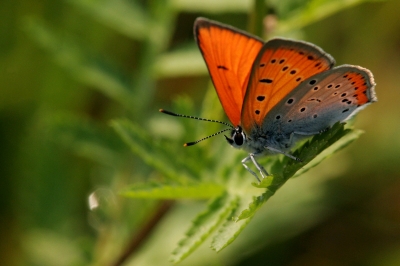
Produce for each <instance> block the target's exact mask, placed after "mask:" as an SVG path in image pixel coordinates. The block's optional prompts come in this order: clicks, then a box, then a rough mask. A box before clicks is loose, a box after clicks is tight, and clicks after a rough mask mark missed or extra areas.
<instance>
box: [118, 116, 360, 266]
mask: <svg viewBox="0 0 400 266" xmlns="http://www.w3.org/2000/svg"><path fill="white" fill-rule="evenodd" d="M113 126H114V128H115V129H116V130H117V132H118V133H119V134H120V135H121V137H122V138H123V139H124V141H125V142H126V143H127V144H128V145H129V146H130V147H131V149H132V151H133V152H135V153H136V154H138V155H140V156H141V158H142V159H143V160H144V161H146V162H147V163H148V164H150V165H152V166H153V167H155V168H156V169H158V171H160V172H161V173H162V174H163V176H165V177H166V178H168V180H173V179H175V181H178V182H177V183H176V184H175V185H171V183H170V181H166V182H165V181H164V182H163V181H161V180H158V181H157V182H151V183H148V184H142V185H134V186H133V187H132V188H130V189H127V190H125V191H124V192H122V195H124V196H127V197H133V198H143V197H145V198H154V199H182V198H186V199H191V198H211V199H212V203H211V204H210V205H208V207H207V209H206V210H205V211H204V212H202V213H201V214H199V216H198V217H197V218H196V219H195V220H194V221H193V223H192V225H191V227H190V228H189V229H188V231H187V232H186V237H185V238H184V239H183V240H181V241H180V242H179V246H178V248H177V249H176V250H175V251H174V253H173V257H172V261H173V262H179V261H181V260H182V259H184V258H185V257H187V256H188V255H189V254H190V253H191V252H193V251H194V250H195V248H197V247H198V246H199V245H200V244H201V243H202V242H203V241H205V240H206V239H207V237H209V236H211V234H212V233H213V232H214V231H217V232H216V233H215V235H214V236H213V240H212V243H211V248H212V249H214V250H215V251H220V250H222V249H223V248H225V247H226V246H228V245H229V244H230V243H232V242H233V241H234V240H235V239H236V238H237V237H238V235H239V234H240V232H241V231H242V230H243V229H244V228H245V227H246V226H247V224H248V223H249V222H250V220H251V218H253V216H254V215H255V214H256V212H257V210H258V209H259V208H260V207H261V206H262V205H263V204H264V203H265V202H267V201H268V199H269V198H270V197H271V196H273V195H274V194H275V193H276V191H277V190H278V189H279V188H280V187H281V186H282V185H283V184H284V183H285V182H286V181H288V180H289V179H290V178H291V177H293V176H294V175H295V174H296V173H297V172H298V171H300V170H301V172H302V173H304V172H306V171H307V170H309V169H310V168H311V167H314V166H316V165H317V164H319V163H320V162H322V160H323V159H325V158H327V157H328V156H330V155H332V154H333V153H335V152H337V151H338V150H340V149H342V148H343V147H345V146H347V145H348V144H350V143H351V142H352V141H354V140H355V139H357V138H358V136H359V135H360V134H361V132H360V131H355V130H351V129H345V128H344V125H343V124H340V123H337V124H336V125H334V126H333V127H332V128H331V129H330V130H328V131H326V132H324V133H322V134H319V135H316V136H314V137H313V138H312V139H311V140H309V141H306V142H305V143H303V145H301V146H300V147H299V148H298V149H296V151H295V152H294V153H293V154H294V156H296V157H298V158H301V159H302V162H297V161H294V160H293V159H290V158H288V157H284V158H281V157H278V156H277V157H275V158H274V159H273V160H271V161H270V165H271V167H270V169H271V170H270V172H271V175H270V176H268V177H266V178H265V179H263V180H262V181H261V182H260V183H259V184H257V183H253V186H254V187H255V188H258V189H253V190H252V189H251V188H249V187H248V185H247V184H245V183H246V182H248V183H250V182H251V181H250V178H253V177H252V176H251V175H250V174H245V175H244V176H243V175H242V176H239V175H237V174H234V173H232V171H226V172H225V173H223V174H222V175H223V176H221V177H219V176H215V178H214V182H215V183H209V179H208V178H207V176H208V173H207V172H205V171H202V172H201V173H200V177H199V178H198V177H190V176H186V178H185V177H184V176H181V175H180V176H179V178H174V177H173V175H177V176H178V175H179V174H178V170H177V169H179V168H181V166H182V165H180V164H179V163H178V162H174V161H166V160H165V159H164V158H165V157H163V155H164V154H163V153H164V152H166V151H165V150H163V149H162V146H161V147H160V150H159V152H154V151H152V150H151V148H150V145H149V146H148V148H143V149H139V148H137V147H138V146H141V145H143V144H146V143H149V141H150V139H149V137H148V136H147V135H146V134H144V133H143V134H137V130H138V129H137V127H135V126H134V125H133V124H132V123H131V122H129V121H127V120H123V121H114V122H113ZM153 143H154V142H153ZM227 146H228V145H227ZM153 147H155V146H154V144H153ZM211 156H214V158H212V159H211V161H217V160H218V159H219V158H220V155H219V154H214V155H211ZM230 164H231V165H236V164H238V161H236V162H235V161H231V162H230ZM308 164H310V165H308ZM171 169H175V170H171ZM220 174H221V173H220ZM194 180H197V182H196V183H195V184H193V183H192V182H193V181H194ZM222 180H229V182H226V183H225V184H224V185H223V186H222V185H221V183H220V182H221V181H222ZM246 187H247V188H246ZM223 191H225V192H224V193H223V195H222V196H220V195H221V193H222V192H223Z"/></svg>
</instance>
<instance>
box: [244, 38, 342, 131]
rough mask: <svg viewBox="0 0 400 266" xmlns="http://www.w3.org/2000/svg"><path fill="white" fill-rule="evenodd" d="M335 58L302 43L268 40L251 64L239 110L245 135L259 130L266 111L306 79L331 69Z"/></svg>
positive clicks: (277, 39) (279, 39)
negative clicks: (240, 109) (242, 101)
mask: <svg viewBox="0 0 400 266" xmlns="http://www.w3.org/2000/svg"><path fill="white" fill-rule="evenodd" d="M334 63H335V61H334V59H333V58H332V57H331V56H330V55H329V54H327V53H325V52H324V51H323V50H322V49H320V48H319V47H317V46H315V45H313V44H311V43H307V42H302V41H293V40H286V39H281V38H276V39H271V40H270V41H268V42H267V43H265V44H264V46H263V47H262V49H261V50H260V52H259V54H258V56H257V58H256V60H255V61H254V64H253V67H252V70H251V76H250V81H249V84H248V86H247V91H246V95H245V99H244V103H243V107H242V114H241V125H242V127H243V129H244V131H245V132H247V134H250V133H251V131H252V130H255V129H256V128H259V127H261V125H262V123H263V121H264V118H265V117H266V116H267V114H268V112H269V111H270V110H271V109H272V108H273V107H274V106H275V105H277V104H278V103H279V102H280V101H281V100H282V99H283V98H284V97H285V96H286V95H288V94H289V93H290V92H291V91H292V90H294V89H295V88H296V87H297V86H298V85H299V84H300V83H301V82H302V81H304V80H306V79H307V78H309V77H311V76H313V75H315V74H318V73H321V72H323V71H326V70H328V69H330V68H331V67H332V66H333V65H334Z"/></svg>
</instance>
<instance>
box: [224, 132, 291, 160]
mask: <svg viewBox="0 0 400 266" xmlns="http://www.w3.org/2000/svg"><path fill="white" fill-rule="evenodd" d="M225 138H226V140H227V141H228V143H229V144H230V145H232V146H233V147H235V148H238V149H244V150H245V151H247V152H249V153H252V154H274V153H276V152H273V151H271V150H279V151H282V152H285V151H287V150H289V149H290V148H291V147H293V145H294V143H295V142H296V141H295V138H294V134H283V133H282V132H276V131H275V132H273V131H265V132H264V131H263V130H262V129H261V128H259V127H255V128H254V129H253V130H252V131H251V132H250V133H249V134H246V132H244V131H243V129H242V127H241V126H238V127H236V128H234V129H233V130H232V132H231V137H230V138H228V137H227V136H225Z"/></svg>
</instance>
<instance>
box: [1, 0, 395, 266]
mask: <svg viewBox="0 0 400 266" xmlns="http://www.w3.org/2000/svg"><path fill="white" fill-rule="evenodd" d="M267 3H268V4H267V6H268V10H266V12H265V13H270V14H275V18H276V26H275V27H274V31H271V29H270V32H269V34H270V37H271V36H275V35H279V36H286V37H292V38H298V39H303V40H306V41H310V42H313V43H315V44H317V45H318V46H320V47H322V48H323V49H324V50H325V51H327V52H328V53H330V54H331V55H332V56H333V57H334V58H335V59H336V62H337V65H340V64H354V65H361V66H363V67H366V68H368V69H370V70H371V71H372V72H373V73H374V76H375V81H376V83H377V86H376V92H377V96H378V102H377V103H375V104H373V105H371V106H369V107H368V108H367V109H366V110H364V111H362V112H361V113H360V114H359V115H358V116H357V119H356V121H355V126H356V127H357V128H360V129H363V130H365V132H366V133H365V134H363V135H362V136H361V138H360V139H358V140H357V141H356V142H354V143H353V144H352V145H350V146H349V147H348V148H346V149H345V150H343V151H341V152H339V153H338V154H336V155H334V156H333V157H332V158H330V159H329V160H327V161H325V162H324V163H323V164H321V165H319V166H318V167H317V168H315V169H313V170H312V171H310V172H309V173H307V174H306V175H304V176H302V177H300V178H296V179H294V180H290V181H289V182H288V184H286V185H285V186H284V187H283V188H282V189H281V190H279V191H278V193H277V194H276V196H274V197H273V199H272V200H271V201H270V202H269V203H268V204H266V205H265V206H263V208H262V210H261V211H260V212H259V213H257V215H256V217H255V219H254V220H253V221H252V222H251V223H250V225H249V226H248V228H246V230H245V231H244V232H243V233H242V234H241V235H240V237H239V238H238V239H237V241H235V243H234V244H232V245H231V246H229V247H227V248H226V249H225V250H223V251H222V252H220V253H218V254H217V253H215V252H214V251H212V250H210V249H209V248H208V243H205V244H204V245H202V246H201V248H199V250H197V251H195V253H194V254H193V255H191V256H190V257H189V258H187V259H186V260H184V261H183V262H182V263H181V265H250V264H251V265H400V164H399V162H400V160H399V158H400V138H399V132H400V123H399V122H400V119H399V118H400V109H399V103H398V101H399V100H398V99H400V89H399V84H400V74H399V73H400V72H399V71H400V34H399V33H400V17H399V11H400V1H397V0H392V1H356V0H353V1H344V0H343V1H341V0H340V1H328V0H325V1H321V0H318V1H317V0H314V1H311V0H310V1H305V0H293V1H278V0H271V1H267ZM252 4H253V2H252V1H239V0H237V1H227V0H226V1H211V0H207V1H194V0H193V1H190V0H174V1H173V0H171V1H166V0H161V1H133V0H131V1H129V0H98V1H94V0H65V1H45V0H41V1H40V0H39V1H27V0H19V1H13V0H2V1H1V2H0V17H1V23H0V33H1V35H0V84H1V89H0V141H1V146H0V147H1V148H0V161H1V164H0V212H1V215H0V235H1V243H0V258H1V261H2V262H1V264H2V265H113V262H115V261H116V260H117V258H119V257H120V256H121V253H123V251H124V250H125V249H126V247H127V245H128V244H127V243H129V240H130V239H131V238H132V236H133V235H137V234H139V233H140V232H141V230H143V228H144V226H145V224H146V223H147V222H148V220H149V219H150V217H151V216H152V215H153V213H154V211H155V210H156V209H157V206H158V204H159V203H158V202H156V201H153V200H133V199H126V198H123V197H121V196H119V195H118V191H119V190H120V189H123V188H125V187H127V186H128V185H129V184H132V183H135V182H139V181H146V180H148V179H151V178H158V177H159V174H158V173H157V171H154V169H153V168H152V167H149V166H147V165H146V164H145V163H144V161H143V160H142V159H141V157H140V156H136V155H135V154H133V153H132V152H131V151H130V150H129V149H128V147H127V146H126V145H125V144H124V143H123V142H122V140H120V138H119V136H118V135H117V134H116V133H115V132H114V131H113V129H112V128H111V127H110V121H111V120H112V119H115V118H121V117H126V118H128V119H130V120H131V121H133V122H134V123H135V124H137V125H140V127H142V128H143V130H144V132H147V133H148V134H149V135H150V136H154V139H155V141H157V140H158V139H169V140H170V142H171V144H172V145H174V146H180V145H181V144H182V143H183V141H191V140H193V139H195V138H196V137H198V136H194V135H192V134H191V132H184V133H182V127H180V126H179V124H180V122H181V120H177V121H176V123H174V122H171V120H170V119H167V118H164V116H163V115H161V114H159V113H158V112H157V110H158V109H159V108H166V109H168V107H170V108H171V106H173V102H176V99H180V100H178V102H179V101H181V102H183V104H186V105H189V106H193V107H190V108H192V110H197V111H195V112H196V113H194V115H196V114H198V112H199V111H198V110H199V108H200V105H201V103H202V100H203V97H204V95H205V93H206V91H207V88H208V87H209V77H208V74H207V71H206V68H205V65H204V63H203V61H202V58H201V55H200V53H199V52H198V50H197V48H196V46H195V43H194V40H193V34H192V26H193V22H194V19H195V18H196V17H198V16H205V17H208V18H212V19H215V20H218V21H221V22H223V23H227V24H232V25H234V26H236V27H239V28H242V29H246V27H247V25H248V21H249V18H248V14H249V11H250V9H251V6H252ZM269 19H271V17H269ZM272 21H274V19H272ZM270 22H271V20H270ZM269 25H271V23H270V24H269ZM182 97H183V98H182ZM185 97H186V98H185ZM215 97H216V95H215ZM396 101H397V102H396ZM178 105H179V104H178ZM190 108H189V109H190ZM220 115H221V110H220V108H219V109H218V110H215V117H209V118H219V117H220ZM201 126H203V125H201ZM183 135H185V138H184V137H183ZM188 138H190V139H188ZM221 139H222V137H219V138H218V139H217V140H215V141H222V140H221ZM211 143H213V142H209V144H207V143H206V144H204V145H205V147H208V148H209V149H212V148H213V146H212V145H211ZM179 149H180V147H179ZM192 149H196V147H193V148H192ZM194 152H196V151H195V150H194ZM237 152H238V153H239V151H237ZM173 156H187V153H186V151H185V150H184V148H182V153H181V154H173ZM221 156H222V155H221ZM202 163H203V162H199V164H202ZM204 163H206V162H204ZM238 165H240V163H239V161H238ZM204 167H207V165H204ZM252 181H253V180H249V182H252ZM96 204H97V205H98V207H97V205H96ZM203 208H204V201H182V202H178V203H176V204H175V205H174V206H173V207H172V208H170V209H168V213H167V214H166V216H164V218H163V219H162V220H160V222H159V223H158V224H157V226H156V227H155V228H154V230H153V231H152V233H151V234H150V235H149V236H148V238H147V239H146V241H143V245H142V246H141V247H140V248H139V249H138V250H137V252H135V253H134V254H133V255H132V256H131V257H130V258H129V259H128V260H127V261H126V262H125V264H124V265H171V263H170V262H169V261H168V260H169V256H170V253H171V252H172V251H173V249H174V248H175V246H176V245H177V243H178V241H179V239H181V238H182V237H183V234H184V232H185V229H186V228H187V227H188V226H189V224H190V221H191V220H192V219H193V218H194V217H195V215H196V213H198V212H199V211H201V210H202V209H203Z"/></svg>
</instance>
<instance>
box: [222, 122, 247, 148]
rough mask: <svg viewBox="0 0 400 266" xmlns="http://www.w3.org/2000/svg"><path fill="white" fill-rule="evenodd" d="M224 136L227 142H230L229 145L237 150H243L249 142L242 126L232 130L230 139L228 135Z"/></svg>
mask: <svg viewBox="0 0 400 266" xmlns="http://www.w3.org/2000/svg"><path fill="white" fill-rule="evenodd" d="M224 136H225V139H226V141H228V143H229V144H230V145H232V146H233V147H235V148H241V147H242V146H243V145H244V144H245V143H246V141H247V139H246V134H245V133H244V132H243V129H242V127H241V126H237V127H235V128H233V129H232V131H231V137H230V138H229V137H227V136H226V135H224Z"/></svg>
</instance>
